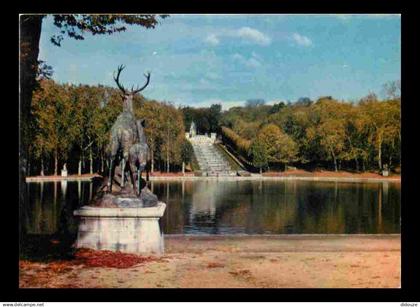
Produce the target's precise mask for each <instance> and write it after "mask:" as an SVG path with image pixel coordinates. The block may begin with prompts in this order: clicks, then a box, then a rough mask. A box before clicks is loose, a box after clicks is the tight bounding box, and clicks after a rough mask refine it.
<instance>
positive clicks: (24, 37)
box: [19, 15, 44, 250]
mask: <svg viewBox="0 0 420 307" xmlns="http://www.w3.org/2000/svg"><path fill="white" fill-rule="evenodd" d="M42 18H44V16H43V15H21V16H20V19H19V25H20V27H19V30H20V31H19V35H20V42H19V44H20V46H19V47H20V48H19V49H20V50H19V51H20V54H19V55H20V58H19V80H20V89H19V90H20V97H19V98H20V99H19V100H20V101H19V103H20V112H19V116H20V121H19V122H20V123H21V125H20V129H19V134H20V136H19V137H20V143H19V173H20V174H19V175H20V176H19V177H20V178H19V183H20V193H19V196H20V198H19V220H20V221H24V220H25V212H26V210H24V206H25V197H26V189H25V187H26V183H25V178H26V176H27V173H26V169H25V165H26V160H27V156H28V154H27V149H28V144H29V141H28V127H27V124H28V123H29V122H30V116H31V101H32V92H33V90H34V88H35V85H36V80H35V78H36V73H37V69H38V65H37V64H38V62H37V60H38V54H39V39H40V37H41V25H42ZM24 234H26V227H25V223H23V222H21V223H19V235H20V236H19V237H20V238H22V235H24ZM19 243H22V240H20V241H19ZM21 250H22V249H21Z"/></svg>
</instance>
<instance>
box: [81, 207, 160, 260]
mask: <svg viewBox="0 0 420 307" xmlns="http://www.w3.org/2000/svg"><path fill="white" fill-rule="evenodd" d="M165 208H166V204H165V203H163V202H158V204H157V206H153V207H145V208H100V207H89V206H84V207H82V208H80V209H79V210H76V211H75V212H74V215H76V216H78V217H80V224H79V231H78V234H77V241H76V247H77V248H91V249H96V250H111V251H120V252H125V253H135V254H163V252H164V244H163V232H162V231H161V230H160V227H159V218H161V217H162V216H163V214H164V212H165Z"/></svg>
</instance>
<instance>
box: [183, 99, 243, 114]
mask: <svg viewBox="0 0 420 307" xmlns="http://www.w3.org/2000/svg"><path fill="white" fill-rule="evenodd" d="M212 104H220V105H222V110H223V111H225V110H229V109H230V108H232V107H243V106H244V105H245V100H223V99H216V98H212V99H206V100H202V101H199V102H194V103H191V104H189V105H190V106H192V107H195V108H208V107H210V106H211V105H212Z"/></svg>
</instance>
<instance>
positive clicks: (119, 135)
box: [108, 65, 150, 193]
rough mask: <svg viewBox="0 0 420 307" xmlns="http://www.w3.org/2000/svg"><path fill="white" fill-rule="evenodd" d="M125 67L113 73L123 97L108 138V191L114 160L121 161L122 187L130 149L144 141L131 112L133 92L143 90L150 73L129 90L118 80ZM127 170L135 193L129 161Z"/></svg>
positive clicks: (113, 169) (110, 188)
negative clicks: (121, 108)
mask: <svg viewBox="0 0 420 307" xmlns="http://www.w3.org/2000/svg"><path fill="white" fill-rule="evenodd" d="M124 68H125V67H124V66H123V65H121V66H119V67H118V71H117V75H116V76H115V73H114V76H113V78H114V81H115V82H116V84H117V86H118V88H119V89H120V90H121V92H122V95H121V96H122V99H123V112H122V113H121V114H120V115H118V117H117V119H116V121H115V123H114V124H113V126H112V128H111V140H110V150H109V161H110V163H109V165H110V167H109V178H108V187H109V188H108V191H109V192H112V180H113V177H114V171H115V163H114V162H116V161H121V187H122V188H123V187H124V183H125V182H124V180H125V178H124V177H125V166H126V164H127V162H128V160H129V156H130V149H131V148H132V146H133V145H134V144H144V143H145V142H146V140H145V137H144V135H143V137H142V138H143V139H142V140H140V138H141V136H139V129H138V126H137V124H136V119H135V117H134V112H133V97H134V95H135V94H137V93H139V92H141V91H142V90H144V89H145V88H146V87H147V85H148V84H149V81H150V73H147V74H145V75H144V76H145V77H146V83H145V84H144V85H143V86H142V87H137V88H136V89H134V86H133V87H132V88H131V91H129V90H127V89H125V88H124V87H123V86H122V85H121V83H120V81H119V78H120V74H121V71H122V70H123V69H124ZM129 171H130V176H131V182H132V184H133V189H134V191H135V192H136V193H137V190H136V184H135V180H134V177H133V176H134V175H133V172H134V169H132V165H131V164H130V163H129Z"/></svg>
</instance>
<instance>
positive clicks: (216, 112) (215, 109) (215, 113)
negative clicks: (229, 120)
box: [208, 104, 222, 132]
mask: <svg viewBox="0 0 420 307" xmlns="http://www.w3.org/2000/svg"><path fill="white" fill-rule="evenodd" d="M221 111H222V105H221V104H212V105H211V106H210V108H209V110H208V118H209V124H210V132H217V131H218V129H219V121H220V116H221Z"/></svg>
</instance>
